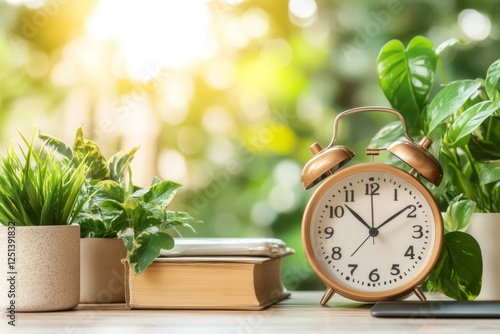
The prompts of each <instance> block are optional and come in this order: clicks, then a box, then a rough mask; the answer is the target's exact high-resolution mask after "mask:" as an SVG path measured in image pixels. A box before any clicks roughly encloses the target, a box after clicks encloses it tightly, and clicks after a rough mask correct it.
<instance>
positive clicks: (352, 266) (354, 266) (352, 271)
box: [347, 264, 358, 276]
mask: <svg viewBox="0 0 500 334" xmlns="http://www.w3.org/2000/svg"><path fill="white" fill-rule="evenodd" d="M347 266H348V267H349V268H352V269H351V276H352V275H354V271H355V270H356V269H357V268H358V265H357V264H349V265H347Z"/></svg>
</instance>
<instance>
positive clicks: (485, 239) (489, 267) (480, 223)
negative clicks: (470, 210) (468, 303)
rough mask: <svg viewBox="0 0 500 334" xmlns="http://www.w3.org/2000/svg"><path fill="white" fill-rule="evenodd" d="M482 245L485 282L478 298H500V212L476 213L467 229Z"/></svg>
mask: <svg viewBox="0 0 500 334" xmlns="http://www.w3.org/2000/svg"><path fill="white" fill-rule="evenodd" d="M467 232H468V233H470V234H471V235H472V236H473V237H474V238H475V239H476V240H477V241H478V242H479V246H480V247H481V254H482V257H483V284H482V287H481V293H480V294H479V296H478V297H477V300H500V257H499V255H500V213H475V214H474V215H473V216H472V222H471V224H470V226H469V228H468V229H467Z"/></svg>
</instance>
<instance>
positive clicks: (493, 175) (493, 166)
mask: <svg viewBox="0 0 500 334" xmlns="http://www.w3.org/2000/svg"><path fill="white" fill-rule="evenodd" d="M499 180H500V160H497V161H491V162H487V163H485V164H483V165H482V166H481V169H480V170H479V184H480V185H482V186H483V185H485V184H488V183H493V182H497V181H499Z"/></svg>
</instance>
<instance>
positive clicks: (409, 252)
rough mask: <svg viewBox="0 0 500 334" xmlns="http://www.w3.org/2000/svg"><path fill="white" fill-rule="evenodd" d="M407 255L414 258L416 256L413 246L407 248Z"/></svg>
mask: <svg viewBox="0 0 500 334" xmlns="http://www.w3.org/2000/svg"><path fill="white" fill-rule="evenodd" d="M405 256H406V257H409V258H410V259H412V260H413V259H414V258H415V253H414V252H413V246H410V247H408V249H407V250H406V253H405Z"/></svg>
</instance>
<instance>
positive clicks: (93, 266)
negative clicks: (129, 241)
mask: <svg viewBox="0 0 500 334" xmlns="http://www.w3.org/2000/svg"><path fill="white" fill-rule="evenodd" d="M126 256H127V249H126V248H125V245H124V244H123V241H122V239H118V238H112V239H111V238H83V239H81V240H80V275H81V276H80V277H81V280H80V303H90V304H100V303H124V302H125V290H124V283H123V282H124V281H123V279H124V275H125V269H124V267H123V265H122V263H121V260H122V259H123V258H125V257H126Z"/></svg>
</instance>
